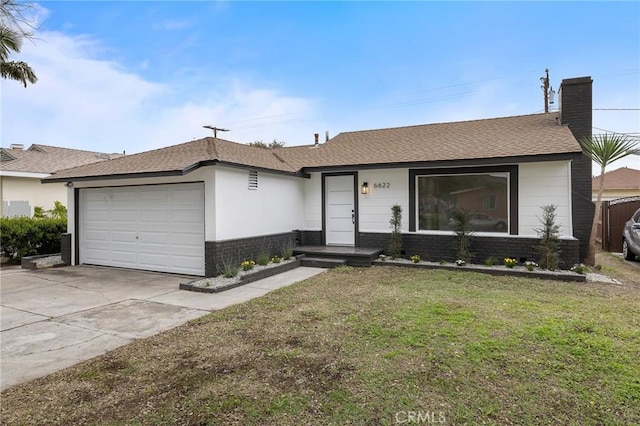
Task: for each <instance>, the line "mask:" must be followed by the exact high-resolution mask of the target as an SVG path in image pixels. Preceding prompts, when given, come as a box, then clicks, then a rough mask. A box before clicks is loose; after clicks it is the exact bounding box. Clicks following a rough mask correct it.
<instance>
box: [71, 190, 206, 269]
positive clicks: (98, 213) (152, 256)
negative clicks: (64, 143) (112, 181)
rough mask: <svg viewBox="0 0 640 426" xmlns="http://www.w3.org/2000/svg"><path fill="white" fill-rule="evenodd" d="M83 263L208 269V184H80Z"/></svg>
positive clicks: (143, 267) (139, 267)
mask: <svg viewBox="0 0 640 426" xmlns="http://www.w3.org/2000/svg"><path fill="white" fill-rule="evenodd" d="M80 263H84V264H91V265H103V266H119V267H123V268H133V269H144V270H149V271H160V272H173V273H179V274H189V275H204V184H203V183H190V184H176V185H147V186H130V187H119V188H99V189H93V188H92V189H80Z"/></svg>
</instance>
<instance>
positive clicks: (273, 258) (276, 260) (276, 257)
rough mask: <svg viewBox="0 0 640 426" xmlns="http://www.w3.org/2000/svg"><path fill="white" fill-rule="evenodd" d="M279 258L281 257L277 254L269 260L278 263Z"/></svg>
mask: <svg viewBox="0 0 640 426" xmlns="http://www.w3.org/2000/svg"><path fill="white" fill-rule="evenodd" d="M281 260H282V259H280V256H277V255H276V256H273V257H272V258H271V262H273V263H280V261H281Z"/></svg>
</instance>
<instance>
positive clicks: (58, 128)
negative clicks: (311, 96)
mask: <svg viewBox="0 0 640 426" xmlns="http://www.w3.org/2000/svg"><path fill="white" fill-rule="evenodd" d="M39 37H41V38H42V40H44V41H42V42H38V43H37V45H25V48H24V49H23V52H22V53H21V54H20V60H24V61H26V62H28V63H29V64H30V65H31V66H32V67H33V68H34V70H35V71H36V74H37V76H38V82H37V83H36V84H35V85H29V86H28V87H27V88H26V89H25V88H24V87H22V85H21V84H19V83H18V82H12V81H3V90H2V94H1V97H2V110H1V112H0V117H1V119H2V123H3V125H2V126H1V129H0V137H1V142H2V145H3V146H8V145H9V144H11V143H22V144H25V145H29V144H32V143H42V144H50V145H57V146H66V147H73V148H80V149H88V150H99V151H105V152H121V151H123V150H126V151H127V152H128V153H133V152H140V151H144V150H148V149H152V148H158V147H162V146H168V145H173V144H177V143H182V142H185V141H188V140H192V139H194V138H200V137H203V136H208V135H210V134H211V132H210V131H209V130H206V129H203V128H202V126H203V125H205V124H212V125H216V126H220V127H227V128H231V129H233V131H232V132H229V133H225V134H220V135H219V136H221V137H225V138H227V139H230V140H235V141H238V142H251V141H253V140H256V139H263V140H267V141H268V140H272V139H274V138H277V139H279V140H284V141H286V142H288V144H289V145H294V144H299V143H300V142H301V141H300V139H301V137H302V134H299V132H300V130H299V128H300V126H295V127H293V126H291V125H288V124H290V123H291V122H292V120H297V121H296V123H298V124H299V123H304V122H305V121H308V120H310V116H311V114H312V112H313V110H312V102H311V101H309V100H307V99H304V98H296V97H289V96H284V95H282V94H281V93H279V92H277V91H275V90H268V89H263V88H255V87H251V86H250V85H249V84H248V83H244V82H242V81H240V80H238V79H234V78H226V79H224V81H215V82H210V83H211V84H208V85H202V81H201V80H200V79H197V81H194V82H193V83H192V86H189V84H190V82H189V81H185V80H184V79H183V80H181V81H180V83H179V84H180V86H179V87H178V86H173V85H172V84H170V83H158V82H151V81H148V80H146V79H145V78H144V77H142V76H141V75H138V74H135V73H133V72H129V71H126V70H124V69H123V67H122V66H121V65H120V64H119V63H116V62H113V61H108V60H104V59H100V55H101V54H103V53H104V52H105V49H104V46H102V45H101V44H100V43H98V42H96V41H95V40H92V39H90V38H86V37H70V36H67V35H64V34H61V33H57V32H49V33H43V34H40V35H39ZM202 87H217V90H210V91H209V92H207V91H203V90H202ZM196 92H199V94H198V96H197V98H194V97H192V98H191V99H188V96H189V93H196ZM185 93H186V95H185ZM193 99H197V100H196V101H194V100H193ZM264 117H266V118H264ZM312 132H313V131H312V130H309V133H312ZM303 133H306V131H303ZM308 139H310V138H309V137H307V136H306V135H305V137H304V142H308Z"/></svg>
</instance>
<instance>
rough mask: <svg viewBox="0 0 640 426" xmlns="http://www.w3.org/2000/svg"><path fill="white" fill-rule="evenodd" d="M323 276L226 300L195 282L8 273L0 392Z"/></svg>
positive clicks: (0, 305)
mask: <svg viewBox="0 0 640 426" xmlns="http://www.w3.org/2000/svg"><path fill="white" fill-rule="evenodd" d="M323 271H324V270H323V269H318V268H306V267H301V268H297V269H294V270H292V271H288V272H285V273H282V274H279V275H275V276H272V277H269V278H266V279H263V280H260V281H255V282H253V283H250V284H246V285H244V286H241V287H237V288H234V289H231V290H228V291H225V292H222V293H216V294H208V293H194V292H189V291H185V290H179V289H178V285H179V284H180V283H181V282H188V281H192V280H193V279H194V277H185V276H179V275H171V274H161V273H153V272H143V271H133V270H124V269H116V268H103V267H94V266H69V267H64V268H55V269H45V270H35V271H27V270H23V269H19V268H14V267H9V268H4V267H3V268H2V269H1V270H0V330H1V331H0V339H1V345H0V346H1V354H0V357H1V362H0V389H2V390H4V389H7V388H8V387H10V386H13V385H16V384H19V383H24V382H27V381H29V380H33V379H35V378H38V377H42V376H46V375H47V374H50V373H52V372H54V371H57V370H61V369H63V368H67V367H70V366H72V365H74V364H76V363H78V362H80V361H84V360H87V359H89V358H93V357H95V356H98V355H101V354H103V353H105V352H107V351H110V350H112V349H115V348H117V347H119V346H122V345H126V344H127V343H130V342H132V341H133V340H135V339H139V338H145V337H149V336H152V335H154V334H157V333H159V332H161V331H164V330H168V329H171V328H173V327H176V326H178V325H181V324H183V323H185V322H187V321H189V320H191V319H194V318H198V317H201V316H203V315H206V314H207V313H209V312H211V311H214V310H218V309H223V308H225V307H227V306H231V305H235V304H238V303H243V302H246V301H248V300H251V299H253V298H256V297H260V296H263V295H265V294H267V293H269V292H270V291H272V290H275V289H277V288H280V287H285V286H288V285H290V284H293V283H295V282H298V281H302V280H305V279H307V278H310V277H312V276H314V275H317V274H319V273H321V272H323Z"/></svg>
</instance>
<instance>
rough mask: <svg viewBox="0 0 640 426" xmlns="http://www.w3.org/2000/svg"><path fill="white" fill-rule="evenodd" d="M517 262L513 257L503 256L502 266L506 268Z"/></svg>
mask: <svg viewBox="0 0 640 426" xmlns="http://www.w3.org/2000/svg"><path fill="white" fill-rule="evenodd" d="M517 264H518V261H517V260H516V259H513V258H511V257H505V258H504V266H506V267H507V268H513V267H514V266H516V265H517Z"/></svg>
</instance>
